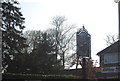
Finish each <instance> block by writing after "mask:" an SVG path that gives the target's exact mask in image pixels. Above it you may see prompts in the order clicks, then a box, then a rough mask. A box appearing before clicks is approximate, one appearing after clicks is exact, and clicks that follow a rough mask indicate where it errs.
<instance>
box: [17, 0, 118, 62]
mask: <svg viewBox="0 0 120 81" xmlns="http://www.w3.org/2000/svg"><path fill="white" fill-rule="evenodd" d="M18 1H19V2H20V7H21V11H22V13H23V17H24V18H25V26H26V28H25V30H24V31H26V30H46V29H47V28H50V27H51V23H50V22H51V20H52V18H53V17H54V16H65V17H66V18H67V19H68V23H70V24H75V25H76V26H77V28H76V31H77V29H78V28H82V26H83V24H84V26H85V28H86V29H87V30H88V32H89V34H91V55H92V59H93V60H98V61H99V57H98V56H97V55H96V54H97V53H98V52H99V51H101V50H103V49H104V48H106V47H107V46H106V41H105V39H106V36H107V35H115V36H116V37H117V35H118V4H117V3H115V2H114V0H18Z"/></svg>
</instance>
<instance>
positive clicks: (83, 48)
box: [76, 25, 91, 58]
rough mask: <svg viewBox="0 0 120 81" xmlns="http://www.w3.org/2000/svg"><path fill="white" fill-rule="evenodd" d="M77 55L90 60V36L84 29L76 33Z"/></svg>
mask: <svg viewBox="0 0 120 81" xmlns="http://www.w3.org/2000/svg"><path fill="white" fill-rule="evenodd" d="M76 39H77V40H76V41H77V42H76V43H77V54H78V56H82V57H89V58H91V35H90V34H89V33H88V31H87V30H86V29H85V27H84V25H83V28H80V29H79V30H78V31H77V33H76Z"/></svg>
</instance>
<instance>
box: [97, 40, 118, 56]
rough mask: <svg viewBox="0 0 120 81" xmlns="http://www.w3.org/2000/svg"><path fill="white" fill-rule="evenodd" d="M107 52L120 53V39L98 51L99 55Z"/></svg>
mask: <svg viewBox="0 0 120 81" xmlns="http://www.w3.org/2000/svg"><path fill="white" fill-rule="evenodd" d="M106 53H120V40H118V41H117V42H115V43H114V44H112V45H110V46H108V47H107V48H105V49H103V50H102V51H100V52H98V53H97V55H100V54H106Z"/></svg>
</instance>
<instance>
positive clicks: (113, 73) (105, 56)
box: [97, 40, 120, 79]
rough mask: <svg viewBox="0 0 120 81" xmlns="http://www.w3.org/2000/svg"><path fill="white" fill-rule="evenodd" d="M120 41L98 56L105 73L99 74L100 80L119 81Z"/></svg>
mask: <svg viewBox="0 0 120 81" xmlns="http://www.w3.org/2000/svg"><path fill="white" fill-rule="evenodd" d="M119 47H120V40H118V41H117V42H115V43H114V44H112V45H110V46H108V47H107V48H105V49H103V50H102V51H100V52H98V53H97V55H98V56H99V57H100V68H102V69H103V71H102V72H101V73H100V74H99V76H98V78H99V79H117V78H119V77H118V76H119V75H120V49H119Z"/></svg>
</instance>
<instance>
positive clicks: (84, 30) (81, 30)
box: [77, 25, 88, 33]
mask: <svg viewBox="0 0 120 81" xmlns="http://www.w3.org/2000/svg"><path fill="white" fill-rule="evenodd" d="M77 32H78V33H82V32H85V33H88V31H87V30H86V29H85V26H84V25H83V28H80V29H79V30H78V31H77Z"/></svg>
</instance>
